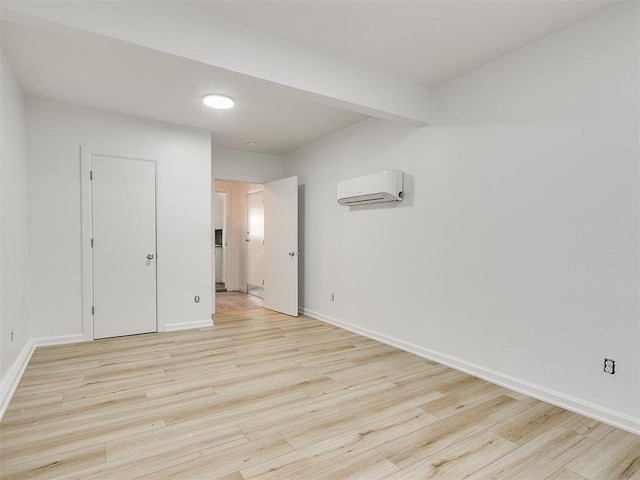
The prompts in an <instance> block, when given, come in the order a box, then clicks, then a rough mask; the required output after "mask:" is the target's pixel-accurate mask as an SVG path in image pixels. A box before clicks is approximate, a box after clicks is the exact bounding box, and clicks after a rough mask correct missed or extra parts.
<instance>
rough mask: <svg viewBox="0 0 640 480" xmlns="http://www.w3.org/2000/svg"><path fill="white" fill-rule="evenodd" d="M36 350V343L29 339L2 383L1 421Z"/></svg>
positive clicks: (0, 395)
mask: <svg viewBox="0 0 640 480" xmlns="http://www.w3.org/2000/svg"><path fill="white" fill-rule="evenodd" d="M35 349H36V347H35V342H34V341H33V340H32V339H29V340H28V341H27V343H26V344H25V346H24V347H23V348H22V350H21V351H20V354H19V355H18V358H16V359H15V361H14V362H13V365H11V368H10V369H9V371H8V372H7V374H6V375H5V376H4V378H3V379H2V381H1V382H0V420H2V417H4V413H5V412H6V411H7V407H8V406H9V402H11V398H12V397H13V394H14V393H15V391H16V388H18V384H19V383H20V380H21V379H22V375H23V374H24V371H25V370H26V369H27V365H28V364H29V360H31V355H32V354H33V352H34V350H35Z"/></svg>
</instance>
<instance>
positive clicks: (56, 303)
mask: <svg viewBox="0 0 640 480" xmlns="http://www.w3.org/2000/svg"><path fill="white" fill-rule="evenodd" d="M27 131H28V162H29V187H30V207H31V208H30V216H29V237H30V238H29V248H30V251H31V252H34V255H32V256H31V259H30V268H29V276H30V278H31V297H30V304H31V306H32V308H31V312H30V315H31V334H32V336H33V337H36V338H39V337H56V336H60V337H63V338H73V337H74V336H77V335H82V334H83V332H82V318H81V285H82V283H81V282H82V278H81V231H80V155H79V153H80V146H81V145H86V146H90V147H92V148H95V149H98V150H100V151H102V152H104V153H106V154H108V153H109V152H113V153H114V154H117V155H126V156H131V157H135V158H147V159H152V160H156V161H158V162H159V164H160V167H159V168H160V170H159V171H160V175H159V179H158V186H159V192H160V196H159V198H158V328H159V330H160V331H162V330H165V329H167V328H170V329H171V328H181V327H188V326H193V325H196V324H198V323H202V322H208V321H210V313H211V291H212V288H211V246H212V238H211V234H212V232H211V229H210V226H211V224H210V219H211V210H210V202H211V182H210V178H211V162H210V158H211V157H210V136H209V133H208V132H204V131H196V130H190V129H184V128H179V127H174V126H168V125H164V124H159V123H154V122H149V121H145V120H140V119H135V118H131V117H126V116H122V115H116V114H110V113H103V112H99V111H95V110H87V109H82V108H75V107H70V106H65V105H61V104H56V103H51V102H45V101H40V100H28V101H27ZM196 295H199V296H200V298H201V302H200V303H197V304H196V303H194V296H196Z"/></svg>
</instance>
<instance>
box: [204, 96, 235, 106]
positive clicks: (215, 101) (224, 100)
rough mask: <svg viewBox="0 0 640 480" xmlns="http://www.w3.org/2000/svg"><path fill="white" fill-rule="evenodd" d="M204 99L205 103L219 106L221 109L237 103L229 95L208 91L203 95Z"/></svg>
mask: <svg viewBox="0 0 640 480" xmlns="http://www.w3.org/2000/svg"><path fill="white" fill-rule="evenodd" d="M202 101H203V102H204V104H205V105H207V106H208V107H211V108H217V109H219V110H226V109H227V108H231V107H233V104H234V103H235V102H234V101H233V98H231V97H229V96H228V95H222V94H221V93H208V94H207V95H205V96H204V97H202Z"/></svg>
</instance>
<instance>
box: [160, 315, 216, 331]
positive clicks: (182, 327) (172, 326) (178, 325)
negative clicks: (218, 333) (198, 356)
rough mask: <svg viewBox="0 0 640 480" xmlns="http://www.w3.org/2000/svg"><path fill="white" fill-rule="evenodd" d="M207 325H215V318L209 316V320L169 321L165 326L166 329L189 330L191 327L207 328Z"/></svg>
mask: <svg viewBox="0 0 640 480" xmlns="http://www.w3.org/2000/svg"><path fill="white" fill-rule="evenodd" d="M206 327H213V320H211V319H210V318H209V319H207V320H196V321H194V322H184V323H168V324H166V325H165V326H164V331H165V332H175V331H176V330H189V329H191V328H206Z"/></svg>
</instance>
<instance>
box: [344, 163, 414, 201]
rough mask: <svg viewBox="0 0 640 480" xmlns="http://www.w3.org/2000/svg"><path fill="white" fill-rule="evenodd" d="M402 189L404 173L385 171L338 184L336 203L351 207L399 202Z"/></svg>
mask: <svg viewBox="0 0 640 480" xmlns="http://www.w3.org/2000/svg"><path fill="white" fill-rule="evenodd" d="M403 189H404V173H402V172H401V171H399V170H385V171H384V172H380V173H373V174H371V175H365V176H362V177H355V178H349V179H348V180H341V181H339V182H338V203H339V204H340V205H346V206H348V207H353V206H357V205H368V204H370V203H383V202H400V201H402V192H403Z"/></svg>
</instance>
